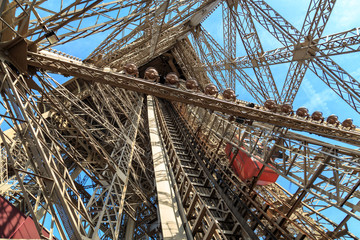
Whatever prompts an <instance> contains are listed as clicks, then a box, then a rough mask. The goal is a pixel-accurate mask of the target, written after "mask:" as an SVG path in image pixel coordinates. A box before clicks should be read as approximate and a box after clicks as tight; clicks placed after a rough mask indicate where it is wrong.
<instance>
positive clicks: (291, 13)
mask: <svg viewBox="0 0 360 240" xmlns="http://www.w3.org/2000/svg"><path fill="white" fill-rule="evenodd" d="M267 3H268V4H269V5H270V6H272V7H273V8H274V9H275V10H276V11H278V12H279V13H280V14H281V15H282V16H283V17H284V18H285V19H287V20H288V21H289V22H290V23H291V24H293V25H294V26H295V27H296V28H297V29H298V30H301V27H302V24H303V21H304V18H305V14H306V11H307V9H308V5H309V1H308V0H297V1H288V0H276V1H275V0H271V1H270V0H269V1H267ZM359 9H360V1H358V0H338V1H337V3H336V4H335V8H334V10H333V12H332V14H331V16H330V19H329V21H328V23H327V26H326V28H325V30H324V33H323V36H326V35H328V34H333V33H338V32H342V31H346V30H349V29H352V28H354V27H360V14H359ZM255 24H256V26H257V31H258V34H259V36H260V40H261V42H262V46H263V48H264V50H265V51H267V50H272V49H275V48H277V47H281V46H282V45H281V44H280V43H279V42H278V41H277V40H276V39H275V38H274V37H273V36H272V35H270V34H269V33H268V32H267V31H266V30H265V29H263V28H262V27H261V26H260V25H259V24H257V23H255ZM203 26H204V27H205V29H206V30H207V31H208V32H210V33H211V35H212V36H213V37H214V38H215V39H216V40H217V41H218V42H219V43H220V44H221V45H222V44H223V30H222V29H223V28H222V20H221V7H219V8H218V9H217V10H216V11H215V12H214V13H213V15H211V16H210V17H209V18H208V19H207V20H206V21H205V22H204V23H203ZM106 34H107V33H100V34H98V35H94V36H90V37H88V38H87V39H82V40H79V41H75V42H72V43H70V44H66V45H63V46H59V47H57V49H60V50H62V51H64V52H66V53H69V54H71V55H74V56H76V57H80V58H83V59H84V58H86V57H87V56H88V54H90V52H91V51H92V50H93V49H94V48H95V47H96V46H97V45H98V44H99V43H100V42H101V40H102V39H104V38H105V36H106ZM237 43H238V44H237V57H239V56H244V55H246V53H245V50H244V49H243V47H242V44H241V41H240V40H239V39H238V40H237ZM332 59H333V60H335V62H337V63H338V64H339V65H340V66H341V67H342V68H344V69H345V70H346V71H347V72H348V73H350V74H351V75H352V76H353V77H354V78H355V79H357V80H359V79H360V65H359V64H358V63H359V62H360V55H359V53H352V54H346V55H339V56H334V57H332ZM288 66H289V64H282V65H274V66H271V70H272V74H273V76H274V79H275V81H276V82H277V83H278V90H279V91H281V87H282V83H283V81H284V79H285V77H286V73H287V70H288ZM246 72H247V73H248V74H249V75H250V76H251V77H252V78H254V79H255V76H254V74H253V73H252V70H246ZM236 91H237V94H239V98H240V99H242V100H247V101H252V98H251V96H250V95H249V94H248V93H246V92H245V91H244V89H242V88H241V86H237V89H236ZM293 106H294V109H297V108H298V107H300V106H305V107H307V108H308V109H309V111H310V113H312V112H313V111H315V110H319V111H322V112H323V113H324V116H325V117H326V116H328V115H330V114H336V115H338V116H339V119H340V121H343V120H344V119H346V118H353V119H354V123H355V124H356V125H360V119H359V118H358V113H356V112H355V111H354V110H353V109H352V108H351V107H350V106H348V105H347V104H346V103H345V102H344V101H343V100H342V99H341V98H340V97H338V96H337V95H336V94H335V93H334V92H333V91H332V90H331V89H330V88H328V87H327V86H326V85H325V84H324V83H323V82H322V81H321V80H320V79H319V78H318V77H317V76H315V75H314V74H313V73H312V72H311V71H307V73H306V75H305V78H304V80H303V83H302V85H301V87H300V89H299V92H298V94H297V97H296V98H295V101H294V103H293ZM306 135H307V134H306ZM312 136H314V135H312ZM329 142H332V143H335V144H341V143H338V142H336V141H329ZM279 182H280V184H282V185H283V184H284V185H283V186H284V187H285V188H288V189H289V190H290V191H293V190H294V189H296V186H293V185H292V184H291V183H289V182H288V181H285V180H283V179H281V178H280V179H279ZM334 215H336V216H338V217H339V219H337V220H335V221H336V222H339V221H341V219H342V218H343V214H342V213H339V212H338V211H333V212H329V216H331V218H332V217H334ZM355 226H356V224H351V226H350V228H351V229H350V230H351V231H352V232H353V233H355V234H357V235H359V236H360V231H359V230H357V229H355Z"/></svg>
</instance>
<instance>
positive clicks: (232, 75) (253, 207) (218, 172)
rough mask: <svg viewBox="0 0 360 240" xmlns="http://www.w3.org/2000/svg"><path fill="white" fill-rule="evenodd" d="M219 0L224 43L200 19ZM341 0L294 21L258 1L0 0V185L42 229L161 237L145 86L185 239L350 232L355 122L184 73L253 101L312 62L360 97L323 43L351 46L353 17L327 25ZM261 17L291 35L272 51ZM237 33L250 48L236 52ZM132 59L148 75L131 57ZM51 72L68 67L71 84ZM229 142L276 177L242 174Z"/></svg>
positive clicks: (289, 86)
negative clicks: (215, 93) (131, 68)
mask: <svg viewBox="0 0 360 240" xmlns="http://www.w3.org/2000/svg"><path fill="white" fill-rule="evenodd" d="M220 5H222V9H220V11H221V10H222V16H223V19H224V22H223V29H224V32H223V39H222V42H223V43H224V44H219V43H218V42H217V40H216V39H215V37H213V36H212V35H211V34H210V33H209V32H208V31H207V30H206V27H205V25H206V24H205V21H206V19H207V18H208V17H209V16H210V15H211V14H214V12H216V11H218V10H219V6H220ZM334 7H336V6H335V1H334V0H331V1H330V0H329V1H328V0H311V1H310V4H309V8H308V11H307V14H306V16H305V20H304V23H303V26H302V28H301V30H300V31H299V30H297V29H296V28H295V27H294V26H292V25H291V24H290V22H288V21H287V20H285V19H284V18H283V17H282V16H281V15H280V14H279V13H277V12H276V11H275V10H274V9H273V8H272V7H271V6H270V5H268V4H267V3H266V2H265V1H263V0H247V1H232V0H229V1H220V0H206V1H191V0H189V1H185V0H183V1H170V0H168V1H141V0H139V1H123V0H121V1H120V0H115V1H111V2H102V1H99V0H94V1H93V0H80V1H74V2H71V3H67V4H65V3H63V1H61V4H60V7H59V8H57V9H55V8H51V6H50V5H47V3H46V1H36V0H33V1H22V0H16V1H8V0H5V1H2V2H1V4H0V21H1V22H0V60H1V66H0V67H1V70H0V79H1V84H0V93H1V96H2V102H1V107H0V109H1V115H0V117H1V120H0V125H1V131H0V136H1V140H0V147H1V156H0V164H1V165H0V194H1V195H2V196H6V198H7V199H8V200H9V201H10V202H11V203H12V204H13V205H15V206H16V207H18V208H19V209H20V210H21V211H22V212H24V213H25V214H26V215H30V216H31V217H32V219H33V220H34V223H35V227H36V230H37V231H38V233H39V236H41V234H42V232H43V229H45V231H48V232H49V235H50V239H52V237H53V236H56V237H60V238H62V239H81V238H91V239H118V238H121V239H124V238H129V237H132V238H135V239H146V238H151V239H160V238H161V237H162V236H163V235H162V226H164V225H163V224H167V223H166V222H161V220H160V219H161V218H160V216H158V214H159V210H158V199H157V198H158V197H159V196H158V195H157V194H156V192H157V191H156V184H154V182H155V181H154V179H155V174H154V162H153V159H152V153H151V143H150V133H149V123H148V120H147V101H146V97H145V95H152V96H155V97H157V99H155V100H154V102H155V112H156V119H157V127H158V130H159V132H161V136H162V144H163V148H164V152H166V153H167V154H164V157H165V158H167V160H166V161H167V163H168V168H167V171H168V172H169V176H170V178H169V179H170V180H169V184H170V185H171V186H173V188H174V192H175V195H176V196H175V198H176V201H177V203H178V205H179V214H180V215H181V219H182V220H181V221H182V224H183V226H184V229H185V232H186V235H187V237H188V238H189V239H191V238H194V239H238V238H252V239H257V238H261V239H262V238H268V239H279V238H283V239H293V238H298V239H303V238H309V239H333V238H341V239H354V238H355V239H356V238H357V237H356V236H355V235H356V234H353V233H351V231H350V228H351V227H352V226H353V225H354V224H357V223H358V222H360V217H359V211H360V208H359V203H360V201H359V197H360V195H359V190H358V187H359V185H360V179H359V167H360V166H359V157H360V152H359V151H358V149H356V147H358V146H359V145H360V142H359V139H360V134H359V131H358V129H356V128H355V129H354V127H353V126H350V127H349V126H348V127H346V126H345V125H343V124H340V122H337V123H334V124H331V123H329V122H326V121H324V120H313V119H311V118H310V117H309V116H301V115H299V114H295V113H284V112H280V111H270V110H269V109H267V108H265V107H263V106H261V105H257V104H250V103H249V102H245V101H242V100H240V99H237V100H236V101H235V102H233V101H228V100H225V99H224V98H223V97H217V98H216V97H212V96H209V95H206V94H203V93H201V92H199V90H188V89H186V87H185V84H184V81H183V80H188V79H196V80H197V81H198V83H199V89H200V90H204V88H205V86H206V85H207V84H209V83H212V82H213V83H215V84H216V85H217V87H218V89H219V90H220V91H223V90H224V89H225V88H235V86H236V84H235V82H236V80H237V81H239V83H240V84H241V86H242V87H243V88H244V89H245V90H246V91H247V92H248V93H249V94H250V95H251V96H252V98H253V99H254V100H255V101H256V102H257V103H258V104H263V103H264V102H265V101H266V100H267V99H270V98H272V99H274V100H275V101H276V102H277V103H284V102H289V103H292V102H293V101H294V99H295V97H296V94H297V92H298V90H299V87H300V84H301V82H302V79H303V77H304V76H305V74H306V71H307V69H308V68H309V69H310V70H311V71H312V72H314V73H315V75H317V76H318V77H319V78H320V79H321V80H322V81H323V82H324V83H325V84H326V85H327V86H329V88H331V89H332V90H334V92H335V93H337V94H338V95H339V96H340V98H342V99H343V100H345V102H347V103H348V104H349V105H350V106H351V107H352V108H353V109H354V110H355V111H357V112H358V107H359V102H360V94H359V87H360V84H359V82H358V81H357V80H356V79H355V78H354V77H352V76H351V75H350V74H349V73H347V72H346V71H345V70H344V69H343V68H342V67H340V66H339V65H338V64H337V63H335V62H334V61H333V60H332V59H330V56H334V55H341V54H349V53H354V52H358V51H359V40H360V38H359V28H353V29H351V30H348V31H345V32H341V33H336V34H332V35H328V36H322V33H323V31H324V29H325V26H326V24H327V22H328V19H329V17H330V14H331V12H332V10H333V9H334ZM255 22H257V23H255ZM203 23H204V24H203ZM257 24H260V25H261V26H262V27H264V28H265V29H266V30H267V31H269V32H270V33H271V34H272V35H273V36H274V37H275V39H277V40H278V41H279V42H280V43H281V44H282V45H283V47H280V48H277V49H273V50H269V51H265V49H264V48H263V46H262V43H261V39H260V37H259V35H258V30H257V27H256V26H257ZM101 32H106V33H109V35H108V36H107V37H105V38H104V40H103V41H102V42H101V43H100V45H99V46H98V47H97V48H96V49H94V50H93V51H92V52H91V53H90V54H89V56H88V57H86V59H85V60H84V61H81V59H79V58H77V57H72V56H70V55H68V54H67V53H61V52H59V51H57V50H54V49H50V48H49V46H50V44H49V43H48V42H47V40H46V38H47V37H49V36H52V34H53V33H56V34H57V37H58V38H60V41H59V42H57V43H55V44H53V45H52V46H51V47H60V45H61V44H71V43H72V42H74V41H75V40H78V39H84V38H85V39H86V38H89V37H91V36H92V35H95V34H98V33H101ZM237 35H238V36H240V39H241V41H242V43H243V45H244V50H245V52H246V56H243V57H237V50H238V49H239V48H238V42H237V41H238V40H239V38H237ZM129 62H131V63H134V64H136V65H137V66H138V67H139V75H140V76H139V77H138V76H137V77H134V76H129V75H127V74H126V73H125V72H124V71H123V70H122V69H123V66H124V65H125V64H127V63H129ZM281 63H290V67H289V69H288V72H287V77H286V79H285V83H284V84H283V86H279V84H278V83H277V81H276V80H275V79H274V77H273V73H272V72H271V68H270V66H271V65H275V64H281ZM149 66H154V67H156V68H157V69H158V70H161V74H163V73H164V71H168V70H169V71H170V70H171V71H172V72H175V73H176V74H177V75H178V76H179V77H180V78H181V79H180V83H179V85H178V86H177V87H174V86H170V85H169V84H167V83H165V84H160V83H155V82H150V81H147V80H144V79H143V76H144V71H145V69H146V68H147V67H149ZM246 68H251V69H253V70H254V75H255V78H254V79H252V78H251V74H249V72H248V71H247V70H246ZM53 73H55V74H61V75H64V76H72V77H73V79H71V80H69V81H68V82H67V83H65V84H63V85H62V84H59V83H57V82H56V80H55V79H54V78H55V76H54V75H52V74H53ZM280 88H281V92H278V89H280ZM240 98H241V97H240ZM232 119H236V121H235V122H234V121H233V120H232ZM293 130H295V131H297V132H293ZM300 131H301V132H306V133H310V134H316V135H319V136H322V137H323V138H322V139H331V140H333V141H335V142H336V143H335V144H330V143H327V142H326V141H328V140H326V141H324V140H319V139H318V138H317V137H309V136H306V135H305V134H300V133H299V132H300ZM228 144H230V145H232V147H233V150H234V151H235V152H236V153H238V152H239V151H243V152H245V153H246V154H247V155H248V156H249V157H252V158H253V159H259V161H260V162H261V163H262V164H263V165H264V167H262V168H261V170H260V174H261V173H262V172H263V171H264V170H265V166H266V167H268V168H270V169H273V170H274V171H275V172H276V173H277V174H279V175H280V176H281V180H280V181H279V182H278V183H275V184H272V185H268V186H258V185H257V182H258V180H259V177H260V175H259V176H257V177H254V178H252V179H249V180H248V181H247V182H246V181H241V180H240V179H239V177H238V176H237V175H236V173H235V172H234V170H233V169H232V168H231V164H230V162H231V161H232V160H231V159H229V157H228V156H226V154H225V152H224V149H225V146H226V145H228ZM345 144H347V145H345ZM184 153H186V154H184ZM184 155H188V157H189V158H187V157H184ZM284 182H285V183H288V184H291V186H292V187H289V188H288V187H286V186H284V185H283V183H284ZM294 188H295V190H294ZM329 212H335V213H337V214H339V216H341V220H340V221H339V220H335V219H332V218H331V217H329ZM41 237H44V236H41Z"/></svg>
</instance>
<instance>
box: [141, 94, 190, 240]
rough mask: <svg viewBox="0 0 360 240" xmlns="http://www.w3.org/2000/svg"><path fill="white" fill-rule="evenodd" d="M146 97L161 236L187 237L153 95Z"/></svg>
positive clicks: (168, 237) (169, 237) (164, 237)
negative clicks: (161, 136)
mask: <svg viewBox="0 0 360 240" xmlns="http://www.w3.org/2000/svg"><path fill="white" fill-rule="evenodd" d="M147 98H148V99H147V104H148V118H149V128H150V139H151V151H152V158H153V162H154V172H155V181H156V189H157V196H158V205H159V212H160V222H161V229H162V236H163V239H169V240H170V239H179V240H180V239H187V237H186V234H185V229H184V228H183V223H182V221H181V218H180V213H179V208H178V205H177V202H176V198H175V193H174V190H173V188H172V187H171V182H170V176H169V172H168V169H167V167H166V159H165V157H164V154H165V152H164V150H163V148H162V145H161V141H160V134H159V130H158V127H157V124H156V119H155V112H154V104H153V97H151V96H148V97H147Z"/></svg>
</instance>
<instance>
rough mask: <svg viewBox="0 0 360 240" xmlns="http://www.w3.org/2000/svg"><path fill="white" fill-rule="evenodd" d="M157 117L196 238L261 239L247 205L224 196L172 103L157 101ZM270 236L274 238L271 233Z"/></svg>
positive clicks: (188, 219)
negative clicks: (255, 231)
mask: <svg viewBox="0 0 360 240" xmlns="http://www.w3.org/2000/svg"><path fill="white" fill-rule="evenodd" d="M157 118H158V123H159V127H160V131H161V135H162V139H163V143H164V146H165V149H166V151H167V154H168V159H169V165H170V166H169V167H171V169H172V173H173V176H174V181H175V182H176V186H177V190H178V193H179V195H180V197H181V204H182V205H183V207H184V212H185V215H186V221H187V222H188V224H189V226H190V229H191V233H192V235H193V237H194V239H234V240H235V239H259V238H258V237H257V236H256V234H255V233H254V230H253V229H251V228H250V226H249V224H248V223H247V222H246V220H245V218H244V217H243V216H242V215H244V214H247V211H246V209H245V210H244V206H243V205H244V204H243V205H241V204H239V202H231V201H230V199H229V198H227V197H226V196H225V192H224V191H222V188H223V186H222V185H221V182H220V183H219V182H217V181H216V180H215V179H214V177H213V176H212V174H214V172H213V171H211V170H209V169H208V167H207V166H206V164H205V163H204V161H203V159H204V153H203V152H201V150H200V148H197V147H196V141H195V138H194V137H192V135H191V134H190V132H189V130H188V129H187V127H186V125H185V124H184V123H183V122H182V120H181V119H180V117H179V116H178V115H177V113H176V112H175V111H174V109H172V107H171V105H170V104H169V103H167V102H163V101H161V100H160V101H159V102H158V107H157ZM205 162H206V161H205ZM239 206H241V209H242V213H241V212H240V211H239V210H238V209H239ZM248 210H249V209H248ZM249 211H250V210H249ZM259 224H261V222H260V220H259V222H258V225H259ZM269 236H270V237H268V239H275V238H274V237H273V236H271V233H270V232H269Z"/></svg>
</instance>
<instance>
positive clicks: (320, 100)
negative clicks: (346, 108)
mask: <svg viewBox="0 0 360 240" xmlns="http://www.w3.org/2000/svg"><path fill="white" fill-rule="evenodd" d="M302 88H303V90H304V92H305V95H306V97H307V99H308V101H307V102H305V103H304V106H306V107H307V108H308V109H309V112H310V113H311V112H314V111H316V110H318V111H322V112H323V114H324V115H329V114H330V113H331V111H330V108H329V102H330V101H331V100H333V99H334V98H337V96H336V94H335V93H334V92H333V90H331V89H330V88H326V89H324V90H323V91H321V92H316V90H315V88H314V86H313V85H312V84H311V82H310V81H309V80H308V79H306V78H305V79H304V80H303V82H302Z"/></svg>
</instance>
